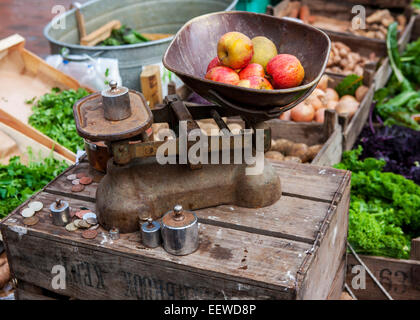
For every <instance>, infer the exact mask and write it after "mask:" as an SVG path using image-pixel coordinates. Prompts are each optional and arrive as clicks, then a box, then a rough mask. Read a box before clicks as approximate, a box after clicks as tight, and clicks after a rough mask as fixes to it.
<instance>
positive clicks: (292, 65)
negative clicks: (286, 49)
mask: <svg viewBox="0 0 420 320" xmlns="http://www.w3.org/2000/svg"><path fill="white" fill-rule="evenodd" d="M267 73H268V74H269V75H270V76H271V78H272V84H273V86H274V88H276V89H286V88H293V87H297V86H298V85H300V84H301V83H302V80H303V78H304V76H305V70H304V69H303V67H302V64H301V63H300V61H299V59H298V58H296V57H295V56H294V55H291V54H278V55H277V56H275V57H274V58H272V59H271V60H270V61H269V62H268V64H267Z"/></svg>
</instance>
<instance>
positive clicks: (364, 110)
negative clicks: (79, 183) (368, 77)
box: [343, 86, 375, 151]
mask: <svg viewBox="0 0 420 320" xmlns="http://www.w3.org/2000/svg"><path fill="white" fill-rule="evenodd" d="M374 94H375V88H374V86H371V87H370V88H369V90H368V92H367V93H366V95H365V97H364V98H363V100H362V101H361V102H360V105H359V108H358V109H357V111H356V113H355V114H354V116H353V118H352V119H351V120H350V122H349V123H348V126H347V127H346V128H344V129H343V131H344V132H343V151H346V150H351V149H352V148H353V145H354V143H355V142H356V139H357V138H358V137H359V134H360V132H362V129H363V127H364V126H365V124H366V121H367V119H368V117H369V111H370V107H371V105H372V100H373V95H374Z"/></svg>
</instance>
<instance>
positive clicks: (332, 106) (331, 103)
mask: <svg viewBox="0 0 420 320" xmlns="http://www.w3.org/2000/svg"><path fill="white" fill-rule="evenodd" d="M337 104H338V101H334V100H331V101H328V103H327V109H328V110H335V108H336V107H337Z"/></svg>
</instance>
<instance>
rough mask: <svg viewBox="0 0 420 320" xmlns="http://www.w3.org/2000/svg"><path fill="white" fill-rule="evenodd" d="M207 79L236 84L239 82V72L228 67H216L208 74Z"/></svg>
mask: <svg viewBox="0 0 420 320" xmlns="http://www.w3.org/2000/svg"><path fill="white" fill-rule="evenodd" d="M206 79H208V80H213V81H217V82H223V83H227V84H233V85H236V84H238V82H239V76H238V74H237V73H236V72H235V71H234V70H232V69H230V68H228V67H223V66H220V67H214V68H212V69H210V70H209V72H207V74H206Z"/></svg>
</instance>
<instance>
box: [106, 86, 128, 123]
mask: <svg viewBox="0 0 420 320" xmlns="http://www.w3.org/2000/svg"><path fill="white" fill-rule="evenodd" d="M109 86H110V87H111V88H110V89H107V90H103V91H102V92H101V94H102V105H103V107H104V116H105V119H107V120H111V121H120V120H124V119H126V118H128V117H129V116H131V107H130V96H129V93H128V89H127V88H126V87H118V86H117V82H116V81H114V80H111V81H110V82H109Z"/></svg>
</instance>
